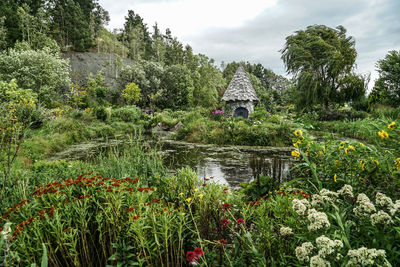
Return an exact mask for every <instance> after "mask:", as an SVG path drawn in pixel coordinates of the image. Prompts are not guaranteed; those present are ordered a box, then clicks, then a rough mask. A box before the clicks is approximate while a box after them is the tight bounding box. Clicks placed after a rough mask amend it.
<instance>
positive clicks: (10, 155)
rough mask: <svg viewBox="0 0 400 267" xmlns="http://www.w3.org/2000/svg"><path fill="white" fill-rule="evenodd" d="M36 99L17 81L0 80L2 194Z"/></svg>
mask: <svg viewBox="0 0 400 267" xmlns="http://www.w3.org/2000/svg"><path fill="white" fill-rule="evenodd" d="M36 99H37V95H36V94H35V93H34V92H33V91H32V90H25V89H21V88H18V85H17V83H16V81H15V80H11V81H10V82H4V81H1V80H0V114H1V116H0V169H1V170H2V174H3V178H4V180H2V181H1V179H0V191H1V192H3V190H5V188H6V186H5V185H6V183H7V182H8V181H7V177H8V175H9V173H10V171H11V168H12V165H13V163H14V161H15V159H16V157H17V155H18V151H19V149H20V147H21V144H22V141H23V138H24V136H25V132H26V130H27V129H28V128H29V126H30V125H31V123H32V121H33V116H34V112H35V110H36V104H35V102H36ZM10 184H11V186H12V183H10ZM0 196H1V194H0ZM0 201H1V197H0Z"/></svg>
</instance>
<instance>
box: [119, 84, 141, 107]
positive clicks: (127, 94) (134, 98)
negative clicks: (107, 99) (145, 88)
mask: <svg viewBox="0 0 400 267" xmlns="http://www.w3.org/2000/svg"><path fill="white" fill-rule="evenodd" d="M122 98H123V99H124V100H125V102H126V103H128V104H137V103H138V102H139V101H140V100H141V99H142V96H141V94H140V88H139V86H137V84H135V83H128V84H127V85H126V86H125V89H124V90H123V91H122Z"/></svg>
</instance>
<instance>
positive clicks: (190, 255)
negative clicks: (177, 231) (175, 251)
mask: <svg viewBox="0 0 400 267" xmlns="http://www.w3.org/2000/svg"><path fill="white" fill-rule="evenodd" d="M194 257H196V253H194V251H188V252H187V253H186V260H187V261H188V262H189V264H192V263H194Z"/></svg>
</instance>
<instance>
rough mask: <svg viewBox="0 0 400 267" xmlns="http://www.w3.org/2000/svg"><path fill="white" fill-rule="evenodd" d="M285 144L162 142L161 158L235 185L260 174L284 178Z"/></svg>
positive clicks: (286, 165) (288, 164) (287, 157)
mask: <svg viewBox="0 0 400 267" xmlns="http://www.w3.org/2000/svg"><path fill="white" fill-rule="evenodd" d="M290 151H291V150H290V149H289V148H278V147H242V146H240V147H238V146H222V147H221V146H213V145H199V144H190V143H184V142H176V141H165V142H163V144H162V154H163V160H164V163H165V165H166V166H167V167H169V168H170V169H171V170H177V169H179V168H182V167H185V166H189V167H191V168H192V169H194V170H196V171H197V173H198V176H199V177H200V178H210V177H211V178H212V179H213V180H214V181H215V182H217V183H219V184H226V185H228V186H230V187H232V188H237V187H239V186H240V183H243V182H249V181H252V180H253V179H254V178H255V177H256V176H258V175H260V174H263V175H267V176H270V177H273V178H274V179H279V180H280V181H281V180H284V179H285V178H286V175H287V173H288V171H289V169H290V167H291V165H292V164H291V159H290Z"/></svg>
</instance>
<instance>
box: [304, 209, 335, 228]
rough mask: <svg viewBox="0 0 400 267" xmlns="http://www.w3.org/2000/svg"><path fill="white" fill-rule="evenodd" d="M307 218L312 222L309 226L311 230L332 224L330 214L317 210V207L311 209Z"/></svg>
mask: <svg viewBox="0 0 400 267" xmlns="http://www.w3.org/2000/svg"><path fill="white" fill-rule="evenodd" d="M307 219H308V221H309V222H310V225H309V226H308V230H310V231H317V230H320V229H323V228H328V227H330V226H331V224H330V223H329V220H328V216H327V215H326V214H325V213H323V212H319V211H316V210H315V209H311V210H310V211H309V214H308V216H307Z"/></svg>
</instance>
